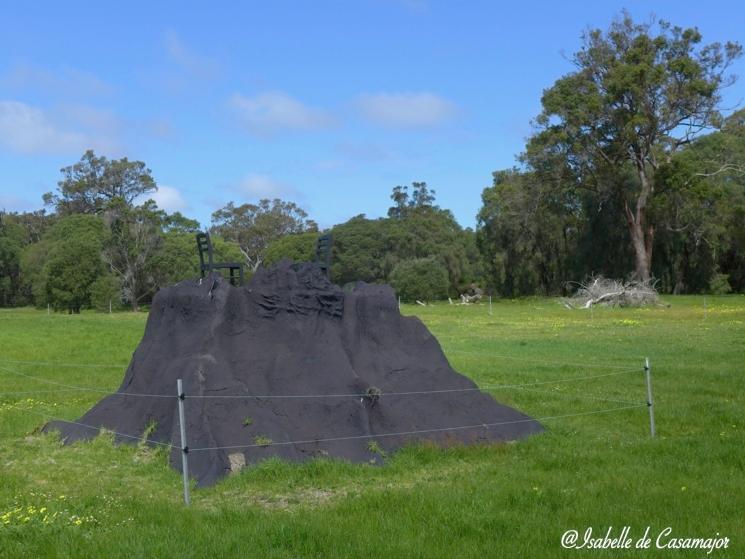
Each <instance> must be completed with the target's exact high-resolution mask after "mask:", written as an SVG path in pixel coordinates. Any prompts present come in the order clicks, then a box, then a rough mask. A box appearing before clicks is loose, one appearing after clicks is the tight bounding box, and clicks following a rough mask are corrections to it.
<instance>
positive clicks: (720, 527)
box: [0, 296, 745, 559]
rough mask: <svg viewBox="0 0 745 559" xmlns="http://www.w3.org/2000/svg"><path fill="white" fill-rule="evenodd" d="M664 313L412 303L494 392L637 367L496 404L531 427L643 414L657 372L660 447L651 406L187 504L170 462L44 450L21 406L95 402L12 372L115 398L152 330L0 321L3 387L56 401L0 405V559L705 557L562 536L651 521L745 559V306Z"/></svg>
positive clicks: (73, 411) (656, 527) (19, 316)
mask: <svg viewBox="0 0 745 559" xmlns="http://www.w3.org/2000/svg"><path fill="white" fill-rule="evenodd" d="M666 302H668V303H670V304H671V306H670V307H667V308H650V309H639V310H633V309H596V310H594V311H593V312H592V313H589V312H588V311H580V310H573V311H570V310H566V309H564V308H562V307H561V306H560V305H558V304H557V303H556V301H553V300H548V299H529V300H522V301H499V302H495V304H494V310H493V314H492V315H489V313H488V307H487V306H486V305H473V306H468V307H462V306H449V305H447V304H444V305H442V304H441V305H436V306H432V307H405V308H404V312H405V313H408V314H417V315H418V316H419V317H420V318H421V319H422V320H423V321H424V323H425V324H427V326H428V327H429V328H430V329H431V331H432V332H433V333H434V334H435V335H436V336H437V337H438V339H439V340H440V343H441V345H442V347H443V349H444V350H445V353H446V354H447V356H448V358H449V359H450V361H451V363H452V365H453V366H454V367H455V368H456V369H457V370H459V371H461V372H463V373H464V374H467V375H469V376H470V377H472V378H473V379H474V380H475V381H476V382H478V383H479V384H482V385H484V384H490V385H504V384H520V383H529V382H544V381H554V380H560V379H566V378H570V377H583V376H596V375H604V374H606V373H613V372H620V371H624V370H626V369H636V371H637V372H634V373H629V374H618V375H614V376H600V377H597V378H592V379H587V380H583V381H577V382H561V383H556V384H540V385H536V386H534V387H529V388H530V390H528V389H525V387H523V388H501V389H495V390H493V391H492V393H493V394H494V396H495V398H497V399H498V400H499V401H501V402H504V403H507V404H510V405H512V406H515V407H517V408H519V409H521V410H523V411H525V412H527V413H529V414H531V415H532V416H534V417H538V418H545V417H555V416H563V415H567V414H578V413H583V412H592V411H595V410H601V409H608V408H614V407H622V406H623V404H619V403H616V402H615V401H612V402H609V401H605V399H609V400H617V401H630V402H640V403H641V402H644V400H645V385H644V379H643V374H642V360H643V358H644V357H645V356H649V357H650V359H651V361H652V371H653V378H654V390H655V403H656V405H655V409H656V416H657V428H658V437H657V438H656V439H651V438H650V436H649V421H648V415H647V410H646V409H645V408H643V407H642V408H635V409H629V410H622V411H615V412H611V413H604V414H594V415H581V416H577V417H564V418H557V419H546V420H545V421H544V423H545V425H546V427H547V431H546V432H545V433H543V434H541V435H539V436H535V437H532V438H531V439H529V440H525V441H521V442H518V443H511V444H505V445H495V446H480V447H472V448H450V449H447V450H439V449H435V448H430V447H428V446H418V447H411V448H407V449H405V450H403V451H401V452H398V453H395V454H393V455H392V456H390V457H388V458H387V459H386V465H385V466H383V467H377V466H371V465H350V464H346V463H341V462H334V461H329V460H317V461H314V462H311V463H307V464H303V465H292V464H286V463H282V462H280V461H277V460H269V461H267V462H264V463H262V464H260V465H258V466H255V467H250V468H246V469H244V470H243V471H242V472H241V473H240V474H238V475H234V476H230V477H229V478H227V479H225V480H224V481H222V482H220V483H218V484H217V485H215V486H214V487H210V488H207V489H199V490H195V491H193V493H192V506H191V507H190V508H185V507H184V506H183V503H182V500H181V499H182V493H181V477H180V474H179V472H177V471H175V470H173V469H171V468H170V467H169V466H168V465H167V452H166V451H165V449H151V448H148V447H142V446H129V445H123V446H114V445H112V442H111V438H110V437H108V436H106V435H104V436H101V437H99V438H97V439H96V440H94V441H92V442H89V443H83V444H76V445H73V446H70V447H62V446H61V445H60V443H59V442H58V441H57V440H56V439H55V438H54V437H53V436H49V435H40V434H38V432H37V429H38V428H39V427H40V426H41V425H42V424H43V423H44V419H43V418H42V417H41V416H39V415H35V414H33V413H29V412H36V413H41V414H44V413H50V414H53V415H55V416H57V417H63V418H67V419H75V418H77V417H79V416H80V415H81V414H82V413H83V412H84V411H85V410H87V409H88V408H89V407H90V406H92V405H93V404H94V403H95V402H96V401H97V400H98V399H99V397H100V395H97V394H95V393H89V392H59V391H55V388H56V387H55V386H54V385H49V384H43V383H40V382H37V381H33V380H30V379H28V378H25V377H20V376H18V375H15V374H11V372H9V371H13V372H20V373H24V374H27V375H32V376H37V377H43V378H45V379H48V380H51V381H54V382H61V383H66V384H79V385H84V386H94V387H98V388H100V389H102V390H115V389H116V388H117V387H118V385H119V382H120V381H121V378H122V375H123V371H124V369H125V367H126V365H127V362H128V360H129V358H130V356H131V353H132V351H133V350H134V348H135V347H136V345H137V343H138V341H139V339H140V337H141V336H142V332H143V329H144V325H145V320H146V316H145V315H144V314H114V315H105V314H94V313H84V314H82V315H80V316H68V315H55V314H53V315H51V316H47V314H46V312H38V311H35V310H26V309H24V310H3V311H0V367H2V368H3V369H0V393H7V392H14V391H47V390H52V392H38V393H34V394H18V395H4V396H0V468H1V469H0V556H2V557H126V558H128V559H132V558H135V557H210V556H213V557H224V556H231V557H427V558H429V557H479V558H483V557H565V556H566V557H571V556H579V555H581V556H590V555H591V556H593V557H594V556H600V557H627V556H628V557H631V556H635V557H641V556H644V557H647V556H657V557H703V556H706V554H705V552H701V551H684V550H678V551H670V550H662V551H656V550H654V549H652V550H650V551H649V552H642V551H634V550H629V551H605V552H584V553H582V552H578V551H576V550H572V551H567V550H563V549H562V548H561V545H560V538H561V535H562V534H563V533H564V532H565V531H566V530H569V529H576V530H579V531H580V532H582V531H584V530H585V529H586V528H587V527H588V526H592V527H593V528H594V530H595V531H596V532H603V533H604V532H605V531H606V530H607V529H608V527H609V526H613V527H614V529H615V530H620V528H621V527H623V526H626V525H628V526H630V527H631V536H632V537H639V536H641V534H642V533H643V532H644V530H645V528H646V527H647V526H650V527H651V533H652V534H656V533H657V532H659V531H660V530H662V529H664V528H665V527H668V526H670V527H672V529H673V532H674V535H677V536H680V537H694V536H696V537H709V536H714V535H715V534H716V533H719V534H721V535H723V536H727V537H729V538H730V540H731V543H730V546H729V548H728V549H727V550H718V551H714V552H713V553H712V554H711V555H710V556H711V557H745V525H744V524H743V522H742V519H743V510H745V472H744V470H745V451H743V448H744V447H745V436H743V435H745V429H744V428H743V427H744V426H745V419H743V410H744V407H743V404H744V403H745V402H744V400H745V365H744V363H745V359H743V358H744V357H745V297H742V296H731V297H717V298H715V297H708V298H707V310H706V314H705V310H704V306H703V298H701V297H670V298H667V299H666ZM14 361H16V362H14ZM17 361H24V362H33V363H18V362H17ZM42 363H73V364H100V365H104V366H102V367H82V366H68V367H61V366H53V365H48V364H42ZM109 365H110V366H109ZM22 410H25V411H22ZM42 509H44V510H43V511H42ZM55 513H56V514H55ZM26 518H28V520H26ZM45 518H46V521H45ZM653 547H654V543H653Z"/></svg>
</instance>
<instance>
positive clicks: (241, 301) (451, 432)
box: [45, 261, 542, 485]
mask: <svg viewBox="0 0 745 559" xmlns="http://www.w3.org/2000/svg"><path fill="white" fill-rule="evenodd" d="M178 378H181V379H183V383H184V390H185V392H186V394H187V399H186V402H185V404H186V424H187V436H188V445H189V447H190V448H191V449H194V451H192V452H190V453H189V468H190V472H191V474H192V475H193V476H194V477H195V478H196V480H197V482H198V485H209V484H212V483H214V482H215V481H216V480H217V479H219V478H220V477H221V476H223V475H225V474H227V473H229V472H230V471H231V469H235V466H236V464H238V465H240V464H243V463H249V464H250V463H254V462H257V461H260V460H262V459H264V458H267V457H269V456H279V457H281V458H284V459H287V460H298V461H299V460H306V459H309V458H312V457H315V456H329V457H336V458H341V459H346V460H350V461H354V462H368V461H371V460H372V461H376V462H378V461H380V460H381V458H380V456H379V453H376V452H373V451H372V450H377V448H381V449H383V450H385V451H392V450H395V449H397V448H399V447H401V446H402V445H404V444H406V443H410V442H415V441H423V440H426V441H431V442H433V443H436V444H439V445H448V444H453V443H465V444H469V443H475V442H487V441H506V440H514V439H518V438H521V437H525V436H528V435H530V434H533V433H537V432H539V431H541V430H542V426H541V425H540V424H539V423H538V422H537V421H536V420H534V419H531V418H530V417H528V416H526V415H523V414H522V413H520V412H518V411H516V410H514V409H512V408H509V407H507V406H503V405H501V404H499V403H497V402H496V401H495V400H494V399H493V398H492V397H491V396H489V395H488V394H485V393H482V392H479V391H478V390H466V391H460V392H458V391H453V392H447V390H451V389H454V390H459V389H474V388H476V385H475V384H474V383H473V382H471V381H470V380H469V379H467V378H466V377H464V376H462V375H460V374H459V373H457V372H455V371H454V370H453V369H452V368H451V367H450V365H449V364H448V361H447V359H446V358H445V355H444V354H443V353H442V350H441V349H440V346H439V344H438V343H437V340H436V339H435V338H434V337H433V336H432V335H431V334H430V333H429V331H428V330H427V328H426V327H425V326H424V325H423V324H422V323H421V322H420V321H419V320H418V319H417V318H414V317H404V316H401V314H400V313H399V310H398V307H397V303H396V298H395V295H394V293H393V290H392V289H391V288H390V287H388V286H386V285H368V284H364V283H359V284H358V285H357V286H356V288H355V289H354V290H352V291H342V290H341V289H340V288H339V287H337V286H336V285H334V284H332V283H331V282H330V281H329V280H328V279H327V278H326V276H325V274H324V273H323V272H322V271H321V269H320V268H319V266H317V265H315V264H292V263H290V262H288V261H283V262H280V263H279V264H277V265H276V266H274V267H272V268H269V269H259V270H258V271H257V272H256V274H255V275H254V276H253V277H252V278H251V280H250V281H249V282H248V283H247V284H246V285H244V286H243V287H233V286H231V285H230V284H229V282H227V281H226V280H224V279H223V278H221V277H220V276H218V275H217V274H213V275H210V276H208V277H207V278H205V279H204V280H201V281H200V280H194V281H183V282H181V283H179V284H176V285H174V286H172V287H169V288H167V289H163V290H161V291H160V292H158V294H157V295H156V296H155V299H154V300H153V304H152V308H151V311H150V316H149V318H148V321H147V326H146V329H145V335H144V337H143V338H142V341H141V342H140V345H139V346H138V348H137V350H136V351H135V352H134V355H133V357H132V361H131V363H130V365H129V368H128V369H127V372H126V375H125V377H124V382H123V383H122V385H121V387H120V388H119V393H146V394H166V395H169V394H173V398H144V397H137V396H124V395H121V396H118V395H112V396H107V397H105V398H104V399H103V400H101V401H100V402H99V403H98V404H96V405H95V406H94V407H93V408H92V409H91V410H90V411H88V413H86V414H85V415H84V416H83V417H82V418H81V419H80V420H79V422H80V423H83V424H86V425H91V426H95V427H96V428H98V427H102V428H107V429H110V430H112V431H117V432H119V433H124V434H130V435H137V436H139V435H141V434H142V433H143V432H144V431H145V429H146V427H147V426H148V425H149V424H151V423H152V422H155V429H154V430H153V431H152V432H151V433H150V435H149V439H150V440H152V441H159V442H163V443H170V444H172V445H173V449H172V452H171V464H172V465H173V466H174V467H175V468H177V469H180V468H181V443H180V439H179V424H178V409H177V398H176V380H177V379H178ZM428 391H443V392H434V393H429V394H422V392H428ZM401 392H417V393H418V394H398V395H396V394H393V393H401ZM350 394H356V395H358V396H350ZM315 395H342V396H325V397H308V396H315ZM202 396H231V398H202ZM232 396H241V397H240V398H232ZM244 396H245V397H244ZM273 396H299V397H296V398H295V397H284V398H276V397H273ZM498 423H501V425H494V424H498ZM490 424H491V425H490ZM474 425H477V426H479V427H472V426H474ZM466 426H471V427H469V428H465V429H450V428H452V427H466ZM45 430H58V431H59V432H60V433H61V436H62V438H63V440H64V441H65V442H66V443H70V442H73V441H76V440H80V439H89V438H91V437H94V436H96V435H97V434H98V431H97V430H94V429H89V428H85V427H82V426H80V425H75V424H71V423H64V422H52V423H49V424H47V425H46V427H45ZM410 431H419V432H420V433H415V434H398V435H393V436H387V434H390V433H404V432H410ZM421 431H425V432H423V433H422V432H421ZM334 438H341V440H335V441H322V440H319V439H334ZM267 440H271V441H272V443H275V444H270V445H267V446H256V445H257V443H261V444H264V443H266V442H267ZM119 441H120V442H130V443H131V442H133V440H131V439H126V438H122V437H120V438H119ZM290 441H306V442H302V443H298V444H276V443H288V442H290ZM307 441H311V442H307ZM370 441H376V443H377V447H376V445H370ZM244 445H245V446H244ZM225 446H230V447H243V448H229V449H219V450H202V451H196V449H199V448H213V447H225ZM371 449H372V450H371ZM231 465H232V466H231Z"/></svg>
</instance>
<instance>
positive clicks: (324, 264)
mask: <svg viewBox="0 0 745 559" xmlns="http://www.w3.org/2000/svg"><path fill="white" fill-rule="evenodd" d="M333 246H334V237H333V236H332V235H331V233H329V234H328V235H321V236H320V237H318V241H316V262H317V263H318V264H319V266H320V267H321V269H322V270H323V271H324V272H326V275H327V276H328V275H329V273H330V268H331V251H332V249H333Z"/></svg>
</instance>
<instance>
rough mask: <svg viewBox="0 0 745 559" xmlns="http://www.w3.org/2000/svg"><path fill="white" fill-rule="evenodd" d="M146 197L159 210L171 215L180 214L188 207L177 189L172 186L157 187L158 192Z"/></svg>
mask: <svg viewBox="0 0 745 559" xmlns="http://www.w3.org/2000/svg"><path fill="white" fill-rule="evenodd" d="M147 197H148V198H152V199H153V200H155V203H156V204H158V207H159V208H160V209H161V210H165V211H167V212H171V213H173V212H182V211H184V210H186V209H187V208H188V207H189V204H187V203H186V200H184V197H183V195H182V194H181V192H180V191H179V190H178V188H174V187H172V186H165V185H162V184H161V185H158V190H157V191H156V192H153V193H151V194H148V195H147Z"/></svg>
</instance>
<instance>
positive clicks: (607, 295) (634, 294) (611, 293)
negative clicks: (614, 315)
mask: <svg viewBox="0 0 745 559" xmlns="http://www.w3.org/2000/svg"><path fill="white" fill-rule="evenodd" d="M577 285H578V289H577V292H576V293H575V294H574V295H573V296H572V297H570V298H568V299H563V300H562V303H563V304H564V306H565V307H567V308H570V309H589V308H590V307H593V306H595V305H603V306H607V307H644V306H647V305H658V304H659V294H658V293H657V290H656V289H655V288H654V284H653V282H649V281H647V282H641V281H627V282H624V281H620V280H612V279H607V278H604V277H602V276H598V277H595V278H592V279H591V280H590V281H588V282H586V283H579V284H577Z"/></svg>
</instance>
